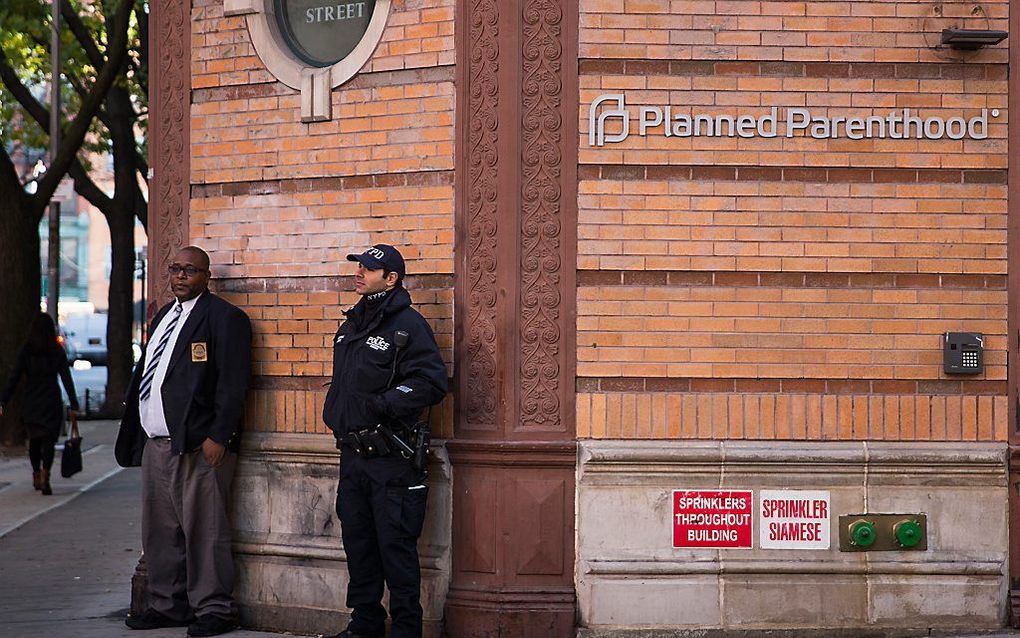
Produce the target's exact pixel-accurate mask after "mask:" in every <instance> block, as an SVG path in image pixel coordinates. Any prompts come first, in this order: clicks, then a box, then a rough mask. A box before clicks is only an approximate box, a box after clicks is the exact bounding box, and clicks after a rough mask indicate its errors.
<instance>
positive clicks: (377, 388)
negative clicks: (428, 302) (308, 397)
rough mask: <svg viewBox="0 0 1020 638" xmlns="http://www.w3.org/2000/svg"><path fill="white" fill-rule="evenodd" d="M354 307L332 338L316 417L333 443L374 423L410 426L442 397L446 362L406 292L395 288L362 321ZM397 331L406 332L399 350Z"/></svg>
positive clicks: (360, 303)
mask: <svg viewBox="0 0 1020 638" xmlns="http://www.w3.org/2000/svg"><path fill="white" fill-rule="evenodd" d="M365 304H366V300H365V299H364V298H362V300H361V301H359V302H358V306H362V308H363V307H364V305H365ZM358 306H355V307H354V308H353V309H352V310H351V311H349V312H348V313H347V320H346V321H344V323H343V324H341V325H340V329H339V330H337V333H336V335H335V336H334V338H333V381H332V383H331V384H330V386H329V392H327V393H326V400H325V402H324V403H323V406H322V420H323V421H324V422H325V423H326V425H327V426H329V429H330V430H332V431H333V435H334V436H335V437H336V438H337V441H338V443H337V447H339V440H340V438H341V437H342V436H343V435H344V434H346V433H348V432H353V431H357V430H361V429H364V428H370V427H373V426H375V425H377V424H379V423H386V424H404V425H413V424H414V420H415V419H417V418H418V416H419V415H421V413H422V410H424V409H425V408H427V407H429V406H430V405H434V404H436V403H439V402H440V401H442V400H443V397H444V396H446V386H447V383H446V366H445V365H443V358H442V357H441V356H440V354H439V347H438V346H437V345H436V338H435V336H434V335H433V334H432V328H431V327H429V324H428V322H426V321H425V318H424V317H422V316H421V315H420V314H419V313H418V311H416V310H414V309H413V308H411V296H410V295H408V294H407V291H406V290H404V289H403V288H402V287H401V288H395V289H394V290H393V291H392V292H390V293H389V295H388V296H387V298H386V300H385V301H384V302H383V305H382V307H381V308H380V309H379V310H378V312H377V313H376V314H375V315H374V316H372V317H364V318H363V321H362V322H361V323H363V325H361V324H360V323H359V322H358V321H355V320H354V319H353V318H354V317H356V316H358V313H359V311H360V310H359V308H358ZM397 331H403V332H406V333H407V343H406V345H404V346H403V347H402V348H401V347H398V343H397V341H398V340H397V339H396V333H397ZM394 362H395V363H396V366H395V367H394ZM394 371H395V372H394ZM391 374H392V375H393V382H392V383H390V384H388V382H389V380H390V375H391Z"/></svg>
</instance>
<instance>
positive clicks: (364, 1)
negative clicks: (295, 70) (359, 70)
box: [274, 0, 376, 68]
mask: <svg viewBox="0 0 1020 638" xmlns="http://www.w3.org/2000/svg"><path fill="white" fill-rule="evenodd" d="M375 3H376V0H357V1H356V2H342V1H336V0H332V1H331V0H275V7H274V9H275V13H276V22H277V25H278V27H279V30H280V34H281V35H282V36H283V40H284V42H286V44H287V46H288V47H289V48H290V50H291V51H292V52H293V53H294V55H296V56H297V57H298V58H300V59H301V60H302V61H304V62H305V63H306V64H309V65H311V66H315V67H320V68H321V67H328V66H332V65H334V64H336V63H337V62H339V61H341V60H343V59H344V58H345V57H347V55H348V54H350V52H351V51H353V50H354V47H356V46H357V45H358V43H359V42H361V39H362V38H363V37H365V32H366V31H367V29H368V23H369V22H370V21H371V19H372V14H373V12H374V11H375Z"/></svg>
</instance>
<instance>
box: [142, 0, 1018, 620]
mask: <svg viewBox="0 0 1020 638" xmlns="http://www.w3.org/2000/svg"><path fill="white" fill-rule="evenodd" d="M152 11H153V23H152V29H151V33H152V42H151V45H152V46H151V51H152V67H153V69H154V72H153V79H152V90H153V94H152V99H151V103H152V105H153V118H152V124H151V127H150V130H151V133H152V151H153V155H152V161H151V164H152V166H153V171H154V176H153V181H152V188H151V192H152V209H153V215H154V217H153V219H154V222H153V223H152V224H151V225H150V228H151V229H153V238H152V239H153V241H152V242H151V246H152V253H153V259H154V264H153V268H154V269H153V272H157V273H158V272H163V271H164V269H165V264H166V261H167V260H168V257H169V256H170V255H171V254H172V252H173V251H174V249H176V248H177V247H179V246H181V245H184V244H185V243H195V244H198V245H200V246H202V247H204V248H206V249H207V250H208V251H209V253H210V254H211V256H212V261H213V272H214V276H215V278H216V280H215V287H216V290H217V291H218V292H220V293H221V294H223V295H224V296H226V297H227V298H229V299H230V300H231V301H232V302H234V303H236V304H237V305H239V306H241V307H242V308H244V309H245V310H246V311H247V312H248V314H249V315H250V316H251V318H252V320H253V324H254V329H255V334H256V336H255V361H256V376H255V379H254V388H255V389H254V390H253V391H252V393H251V396H250V401H249V406H248V410H247V414H246V420H245V427H246V429H247V434H246V438H245V443H244V450H243V453H242V458H241V464H240V468H239V472H238V477H237V481H236V485H237V488H238V489H237V493H236V503H235V510H234V513H235V516H234V526H235V534H234V548H235V554H236V558H237V563H238V567H239V574H240V585H239V591H238V596H239V599H240V601H241V602H242V605H243V610H244V612H243V613H244V618H245V620H246V622H248V623H249V624H251V625H253V626H259V627H267V628H269V627H272V628H279V629H289V630H295V631H305V632H314V631H336V628H337V627H339V626H342V624H341V623H342V622H343V620H344V615H345V614H346V612H347V610H346V609H345V608H344V607H343V601H344V598H345V591H346V580H345V579H346V578H347V572H346V570H345V569H344V561H345V554H344V550H343V547H342V545H341V542H340V535H339V524H338V522H337V520H336V515H335V513H334V498H335V490H336V478H337V464H338V455H337V452H336V450H335V449H334V446H333V440H332V437H331V436H329V434H328V432H327V431H326V429H325V428H324V426H323V424H322V422H321V418H320V411H321V406H322V400H323V396H324V393H325V388H324V384H325V383H326V382H327V381H328V380H329V374H330V361H331V351H330V345H331V339H332V336H333V334H334V332H335V330H336V327H337V323H338V321H339V320H340V319H341V308H344V307H348V306H350V305H352V304H353V303H354V301H355V299H356V297H355V295H354V294H353V293H352V292H350V290H351V285H350V284H351V282H350V280H349V277H348V273H349V264H347V262H346V261H344V256H345V255H346V254H347V253H348V252H354V251H357V250H361V249H363V248H364V247H365V246H368V245H371V244H373V243H377V242H386V243H392V244H395V245H397V246H400V247H401V250H402V251H403V253H404V255H405V256H406V257H407V258H408V270H409V272H410V273H411V275H410V276H409V277H408V279H407V287H408V288H409V289H410V292H411V295H412V298H413V299H414V301H415V303H416V305H417V306H418V307H419V308H421V309H422V312H423V314H424V315H425V316H426V318H428V320H429V321H430V322H431V324H432V326H433V328H434V329H435V332H436V335H437V338H438V340H439V342H440V346H441V348H442V350H443V354H444V358H445V360H446V362H447V365H448V370H449V374H450V377H451V380H452V383H451V387H452V388H453V389H454V390H453V391H452V392H451V395H450V396H449V397H447V400H446V401H445V402H444V403H443V405H442V407H441V409H438V410H434V411H433V413H432V415H431V418H432V423H433V430H434V433H435V437H436V438H437V439H439V441H438V442H437V443H438V445H437V446H436V449H435V455H434V459H433V462H432V472H431V478H430V480H431V481H432V499H431V501H430V506H429V507H430V513H429V520H428V523H427V525H426V532H425V534H424V536H423V539H422V542H421V545H420V550H421V554H422V561H423V567H424V572H423V574H424V585H423V587H424V598H423V601H424V606H425V615H426V621H427V633H428V635H431V636H438V635H439V634H440V632H442V631H445V632H446V633H447V635H449V636H454V637H461V636H464V637H475V636H478V637H481V636H504V635H506V636H509V635H513V636H534V637H551V636H571V635H573V632H574V631H575V628H581V630H582V632H583V635H585V636H624V635H627V634H628V632H630V631H637V630H639V629H640V630H641V631H651V632H652V633H654V632H655V631H657V630H658V631H662V632H664V635H666V632H670V631H674V630H676V629H678V628H680V629H692V628H701V629H717V630H721V631H730V630H741V629H753V628H762V629H773V628H775V629H810V630H817V631H818V633H819V635H831V633H832V630H833V629H837V628H840V629H861V628H872V629H879V628H890V629H896V630H902V629H925V628H928V627H934V628H939V629H949V628H967V629H979V628H990V627H996V626H1000V625H1002V624H1003V623H1005V622H1006V619H1007V617H1008V611H1009V607H1010V605H1009V602H1010V592H1011V587H1012V585H1011V583H1013V582H1014V579H1015V578H1018V577H1020V567H1018V565H1020V550H1018V549H1016V547H1017V543H1016V539H1013V541H1012V542H1011V539H1010V531H1009V525H1008V521H1009V512H1010V510H1011V508H1013V509H1015V507H1016V503H1015V502H1011V501H1010V499H1011V498H1015V496H1016V495H1015V493H1013V495H1012V496H1011V494H1010V490H1008V489H1007V486H1008V485H1009V484H1010V478H1009V477H1010V470H1009V468H1010V465H1009V463H1010V460H1009V459H1010V454H1009V450H1010V447H1009V445H1010V442H1011V441H1013V440H1014V439H1016V438H1017V436H1018V435H1017V427H1016V426H1015V419H1016V414H1015V408H1014V407H1013V406H1014V404H1015V403H1016V388H1015V386H1016V382H1015V379H1013V378H1011V377H1009V376H1007V361H1008V360H1012V361H1013V366H1012V367H1013V369H1014V370H1015V369H1017V367H1016V366H1017V365H1020V362H1018V361H1017V360H1016V358H1015V356H1014V355H1013V354H1012V353H1015V352H1016V348H1017V343H1016V338H1015V336H1013V335H1016V333H1017V328H1018V327H1020V326H1018V325H1017V324H1016V320H1015V317H1016V310H1015V308H1016V306H1017V303H1018V301H1020V299H1018V298H1017V297H1016V292H1018V291H1020V278H1018V277H1020V276H1018V275H1015V274H1014V275H1013V277H1012V282H1010V281H1009V280H1008V278H1007V272H1008V271H1009V268H1008V264H1009V261H1010V259H1011V258H1013V259H1015V258H1016V250H1017V247H1018V246H1020V235H1018V234H1017V233H1018V232H1020V231H1018V229H1017V228H1013V229H1012V230H1011V228H1010V224H1009V223H1008V222H1009V218H1008V210H1009V207H1010V206H1013V207H1014V209H1015V207H1016V206H1017V204H1018V202H1020V178H1018V177H1017V175H1016V173H1015V171H1014V172H1012V173H1011V172H1010V171H1009V168H1010V167H1009V162H1008V159H1009V152H1008V151H1009V148H1010V142H1012V143H1013V153H1014V154H1015V153H1016V148H1017V146H1016V144H1017V142H1018V139H1020V138H1018V134H1020V123H1014V122H1010V120H1009V111H1010V106H1011V105H1012V106H1013V107H1014V108H1017V106H1018V105H1017V104H1016V101H1017V99H1018V96H1020V85H1017V83H1016V82H1012V84H1011V83H1010V82H1009V80H1008V78H1009V66H1010V63H1012V64H1014V65H1017V64H1020V60H1018V52H1020V41H1018V40H1017V38H1018V37H1020V0H997V1H990V2H984V3H980V4H975V3H960V2H926V1H915V0H910V1H907V0H904V1H899V2H896V1H889V2H821V1H818V2H768V1H755V0H735V1H721V0H720V1H716V2H711V1H707V2H694V1H689V2H688V1H679V0H506V1H504V0H460V1H455V0H374V1H373V0H364V1H360V0H359V1H357V2H343V3H335V2H322V1H320V0H300V1H299V0H273V1H270V0H191V1H190V4H189V2H188V1H187V0H185V1H182V2H156V3H154V4H153V6H152ZM995 31H1001V32H1004V33H1000V34H998V35H996V34H995V33H991V34H990V33H989V32H995ZM1007 33H1008V34H1009V37H1008V38H1007V39H1006V40H1005V41H1001V42H999V43H997V44H996V43H992V41H993V40H995V39H996V37H1000V38H1001V36H1003V35H1006V34H1007ZM979 37H980V38H984V39H985V40H986V41H987V43H986V44H984V45H983V46H979V47H978V48H974V49H966V48H959V47H961V46H962V47H966V46H973V45H974V42H973V41H974V39H975V38H979ZM944 40H955V43H952V44H951V43H944ZM968 42H969V43H970V44H968ZM978 44H980V43H978ZM189 62H190V64H189ZM1015 213H1016V211H1015V210H1014V217H1016V214H1015ZM1014 226H1015V224H1014ZM1011 256H1012V257H1011ZM1013 270H1014V272H1015V271H1016V269H1015V268H1014V269H1013ZM153 286H154V290H153V293H154V294H153V295H152V297H153V298H154V299H160V298H163V299H165V298H166V297H167V296H168V294H169V293H168V291H167V290H166V289H165V288H163V282H162V281H158V278H154V282H153ZM1014 492H1015V491H1014ZM1011 548H1014V549H1012V551H1011ZM1011 561H1012V562H1013V563H1015V565H1014V566H1013V567H1011V566H1010V563H1011ZM641 635H649V634H646V633H642V634H641ZM669 635H672V634H669Z"/></svg>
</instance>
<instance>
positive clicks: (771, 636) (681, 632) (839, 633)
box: [577, 628, 1003, 638]
mask: <svg viewBox="0 0 1020 638" xmlns="http://www.w3.org/2000/svg"><path fill="white" fill-rule="evenodd" d="M985 634H994V635H995V636H1002V635H1003V634H1000V633H997V632H996V631H995V630H974V631H967V632H966V635H967V638H973V637H974V636H979V635H985ZM960 635H961V633H960V632H956V631H954V632H945V631H938V630H928V629H874V628H870V629H869V628H860V629H580V630H578V632H577V638H922V637H923V638H950V637H952V636H960Z"/></svg>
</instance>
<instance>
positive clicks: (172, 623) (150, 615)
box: [124, 609, 188, 629]
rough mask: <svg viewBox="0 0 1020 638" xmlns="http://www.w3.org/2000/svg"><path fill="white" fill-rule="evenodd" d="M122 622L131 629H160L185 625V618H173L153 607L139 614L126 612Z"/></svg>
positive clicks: (186, 622) (186, 623)
mask: <svg viewBox="0 0 1020 638" xmlns="http://www.w3.org/2000/svg"><path fill="white" fill-rule="evenodd" d="M124 624H125V625H127V626H128V627H130V628H131V629H162V628H164V627H187V626H188V621H187V620H174V619H173V618H170V617H169V616H164V615H163V614H161V613H159V612H158V611H156V610H155V609H146V610H145V612H144V613H142V614H141V615H135V614H128V615H127V618H125V619H124Z"/></svg>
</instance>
